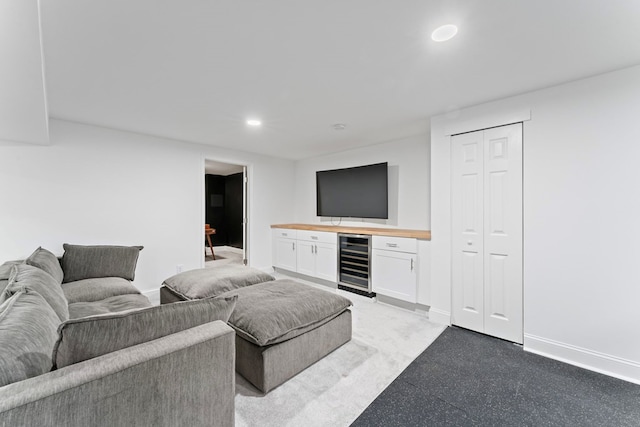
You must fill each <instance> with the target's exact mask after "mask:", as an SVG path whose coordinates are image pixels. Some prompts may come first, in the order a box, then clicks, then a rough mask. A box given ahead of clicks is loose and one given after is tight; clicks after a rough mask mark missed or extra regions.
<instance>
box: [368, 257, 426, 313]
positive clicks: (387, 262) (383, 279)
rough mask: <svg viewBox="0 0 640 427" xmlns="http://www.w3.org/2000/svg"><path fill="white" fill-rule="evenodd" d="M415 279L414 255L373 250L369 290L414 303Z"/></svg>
mask: <svg viewBox="0 0 640 427" xmlns="http://www.w3.org/2000/svg"><path fill="white" fill-rule="evenodd" d="M416 279H417V274H416V260H415V254H407V253H404V252H394V251H387V250H382V249H374V250H373V252H372V260H371V280H372V282H371V288H372V290H373V291H374V292H377V293H379V294H381V295H387V296H390V297H392V298H397V299H400V300H403V301H408V302H412V303H415V302H416Z"/></svg>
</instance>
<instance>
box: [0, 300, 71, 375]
mask: <svg viewBox="0 0 640 427" xmlns="http://www.w3.org/2000/svg"><path fill="white" fill-rule="evenodd" d="M59 324H60V319H58V316H57V315H56V313H55V312H54V311H53V309H52V308H51V306H49V304H47V302H46V301H45V300H44V298H42V296H41V295H39V294H38V293H37V292H34V291H32V290H30V289H28V288H22V289H20V290H19V291H17V292H16V293H14V294H13V295H12V296H11V297H10V298H8V299H7V300H6V301H5V302H4V303H2V304H1V305H0V367H1V369H0V387H3V386H5V385H7V384H11V383H13V382H17V381H22V380H25V379H27V378H31V377H35V376H38V375H42V374H45V373H47V372H49V371H50V370H51V366H52V360H51V354H52V352H53V346H54V344H55V342H56V338H57V334H56V329H57V328H58V325H59Z"/></svg>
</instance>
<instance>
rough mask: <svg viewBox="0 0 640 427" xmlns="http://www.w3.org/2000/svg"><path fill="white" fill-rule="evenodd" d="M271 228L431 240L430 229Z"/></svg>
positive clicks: (313, 226) (291, 225) (301, 225)
mask: <svg viewBox="0 0 640 427" xmlns="http://www.w3.org/2000/svg"><path fill="white" fill-rule="evenodd" d="M271 228H288V229H292V230H311V231H331V232H334V233H351V234H370V235H372V236H393V237H409V238H414V239H423V240H431V231H430V230H407V229H401V228H380V227H351V226H342V225H320V224H272V225H271Z"/></svg>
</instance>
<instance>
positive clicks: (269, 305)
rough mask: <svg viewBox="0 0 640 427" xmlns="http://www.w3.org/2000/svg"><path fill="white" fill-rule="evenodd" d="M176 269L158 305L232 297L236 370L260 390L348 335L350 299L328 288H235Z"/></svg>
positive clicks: (278, 283)
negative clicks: (175, 273) (176, 274)
mask: <svg viewBox="0 0 640 427" xmlns="http://www.w3.org/2000/svg"><path fill="white" fill-rule="evenodd" d="M207 270H209V269H207ZM210 270H213V269H210ZM246 273H247V272H245V274H246ZM182 274H183V275H182V276H180V277H179V279H180V280H175V276H174V278H171V279H173V280H169V279H168V280H167V281H165V282H164V283H163V287H162V288H161V297H162V298H161V302H162V304H166V303H171V302H175V301H183V300H188V299H199V298H202V297H203V296H205V295H206V297H210V296H219V295H224V296H225V297H227V296H233V295H237V296H238V300H237V303H236V308H235V310H234V311H233V313H232V314H231V318H230V319H229V325H230V326H231V327H232V328H234V329H235V331H236V371H237V372H238V373H239V374H240V375H242V376H243V377H245V378H246V379H247V380H248V381H249V382H250V383H251V384H253V385H254V386H256V387H257V388H258V389H259V390H261V391H262V392H264V393H267V392H269V391H270V390H272V389H273V388H275V387H277V386H279V385H280V384H282V383H284V382H285V381H287V380H288V379H290V378H292V377H293V376H295V375H296V374H298V373H300V372H301V371H303V370H304V369H306V368H307V367H309V366H311V365H312V364H314V363H315V362H317V361H318V360H320V359H322V358H323V357H324V356H326V355H327V354H329V353H331V352H332V351H333V350H335V349H337V348H338V347H340V346H341V345H342V344H344V343H346V342H348V341H349V340H350V339H351V311H349V309H348V308H349V307H350V306H351V305H352V304H351V301H349V300H348V299H347V298H344V297H342V296H340V295H337V294H335V293H333V292H327V291H323V290H320V289H316V288H313V287H311V286H307V285H304V284H302V283H299V282H296V281H294V280H289V279H281V280H273V281H266V282H262V283H257V284H248V283H247V282H246V281H241V282H242V285H241V286H242V287H237V286H238V284H237V283H236V281H233V282H234V284H233V285H232V286H229V282H228V281H227V280H224V281H220V280H218V281H215V280H211V278H207V279H206V280H200V281H198V279H199V277H198V274H203V273H202V272H199V273H191V274H190V275H187V276H185V275H184V273H182ZM191 280H193V281H194V282H193V283H191V282H190V281H191ZM196 282H197V283H196ZM214 282H215V283H214ZM221 283H224V286H220V284H221ZM229 287H230V288H231V289H232V290H228V288H229ZM234 287H236V289H233V288H234ZM196 290H197V292H196ZM221 290H222V291H224V292H222V293H220V291H221Z"/></svg>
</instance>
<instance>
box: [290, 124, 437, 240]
mask: <svg viewBox="0 0 640 427" xmlns="http://www.w3.org/2000/svg"><path fill="white" fill-rule="evenodd" d="M429 155H430V152H429V135H418V136H414V137H410V138H404V139H400V140H396V141H390V142H385V143H381V144H377V145H373V146H368V147H363V148H357V149H353V150H348V151H342V152H339V153H334V154H330V155H326V156H319V157H313V158H310V159H305V160H300V161H298V162H297V163H296V197H295V219H296V221H297V222H300V223H305V224H317V223H329V221H330V219H329V218H320V217H318V216H316V171H319V170H327V169H339V168H345V167H352V166H362V165H368V164H372V163H382V162H388V163H389V219H388V220H375V219H343V220H342V222H341V225H357V226H362V227H367V226H373V227H383V226H388V227H396V228H410V229H421V230H426V229H428V228H429V191H430V185H429ZM338 220H339V219H338V218H334V219H333V221H334V223H337V221H338Z"/></svg>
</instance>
